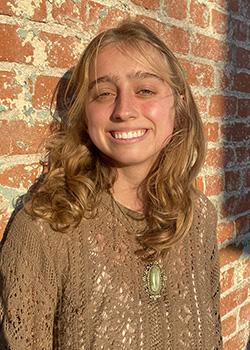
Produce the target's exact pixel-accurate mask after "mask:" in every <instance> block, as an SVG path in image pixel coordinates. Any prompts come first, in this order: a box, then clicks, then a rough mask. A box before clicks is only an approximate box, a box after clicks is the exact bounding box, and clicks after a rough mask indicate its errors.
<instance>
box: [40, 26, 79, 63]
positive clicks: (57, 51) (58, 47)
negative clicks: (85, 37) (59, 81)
mask: <svg viewBox="0 0 250 350" xmlns="http://www.w3.org/2000/svg"><path fill="white" fill-rule="evenodd" d="M39 38H40V39H41V40H42V41H44V42H45V43H46V52H47V55H48V58H47V62H48V64H49V66H50V67H52V68H54V67H56V68H70V67H71V66H73V65H75V64H76V62H77V59H78V58H79V57H76V56H75V55H74V49H75V48H76V47H77V45H79V43H80V39H77V38H76V37H72V36H67V37H64V36H62V35H59V34H53V33H46V32H41V33H40V34H39Z"/></svg>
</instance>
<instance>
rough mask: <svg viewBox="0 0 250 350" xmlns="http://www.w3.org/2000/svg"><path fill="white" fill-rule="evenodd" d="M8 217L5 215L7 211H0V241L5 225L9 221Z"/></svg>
mask: <svg viewBox="0 0 250 350" xmlns="http://www.w3.org/2000/svg"><path fill="white" fill-rule="evenodd" d="M0 206H2V207H3V203H2V200H1V198H0ZM9 217H10V215H9V214H8V213H7V209H5V210H3V209H0V218H1V220H0V241H1V239H2V237H3V234H4V231H5V228H6V225H7V223H8V221H9Z"/></svg>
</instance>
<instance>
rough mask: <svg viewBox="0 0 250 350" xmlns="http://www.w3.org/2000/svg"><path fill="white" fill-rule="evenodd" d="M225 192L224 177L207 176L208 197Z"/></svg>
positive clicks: (206, 192) (206, 189)
mask: <svg viewBox="0 0 250 350" xmlns="http://www.w3.org/2000/svg"><path fill="white" fill-rule="evenodd" d="M222 191H223V177H222V176H221V175H206V176H205V194H206V195H207V196H214V195H218V194H219V193H220V192H222Z"/></svg>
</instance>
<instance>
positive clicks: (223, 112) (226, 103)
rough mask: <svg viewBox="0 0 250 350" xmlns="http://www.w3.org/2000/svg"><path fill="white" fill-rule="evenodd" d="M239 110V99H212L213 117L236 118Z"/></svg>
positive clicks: (212, 97)
mask: <svg viewBox="0 0 250 350" xmlns="http://www.w3.org/2000/svg"><path fill="white" fill-rule="evenodd" d="M236 110H237V99H236V98H235V97H227V96H221V95H213V96H211V97H210V104H209V115H210V116H211V117H224V116H227V115H232V116H234V115H235V114H236Z"/></svg>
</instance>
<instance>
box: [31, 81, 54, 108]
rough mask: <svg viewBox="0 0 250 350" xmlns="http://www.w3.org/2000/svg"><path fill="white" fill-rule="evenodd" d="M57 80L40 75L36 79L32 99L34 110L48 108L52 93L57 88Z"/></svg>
mask: <svg viewBox="0 0 250 350" xmlns="http://www.w3.org/2000/svg"><path fill="white" fill-rule="evenodd" d="M58 81H59V78H57V77H51V76H47V75H40V76H38V77H37V79H36V84H35V92H34V96H33V98H32V103H33V107H34V108H37V109H39V108H42V107H44V106H47V107H49V106H50V103H51V99H52V96H53V92H54V90H55V88H56V86H57V83H58Z"/></svg>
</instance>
